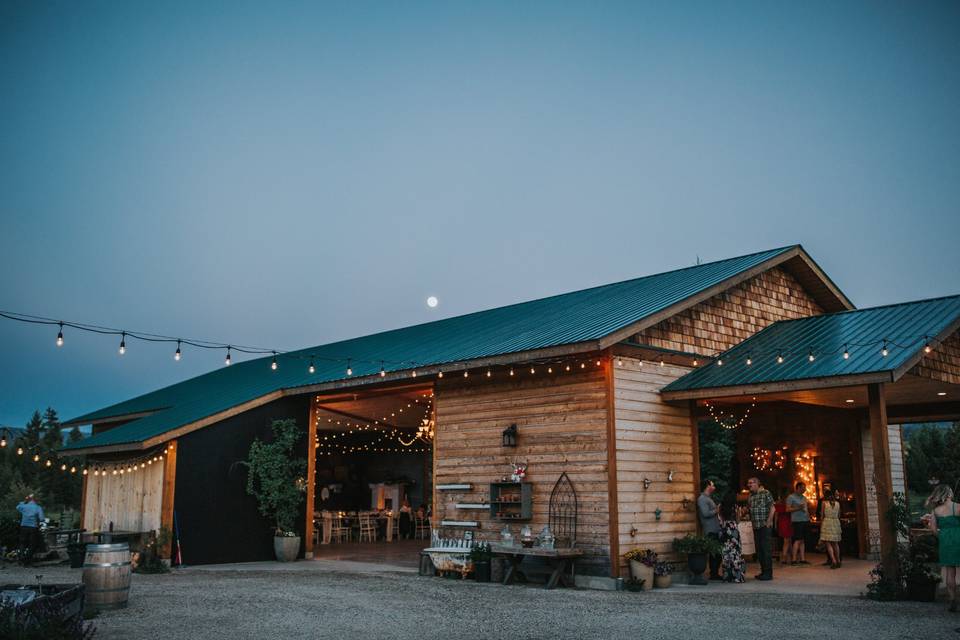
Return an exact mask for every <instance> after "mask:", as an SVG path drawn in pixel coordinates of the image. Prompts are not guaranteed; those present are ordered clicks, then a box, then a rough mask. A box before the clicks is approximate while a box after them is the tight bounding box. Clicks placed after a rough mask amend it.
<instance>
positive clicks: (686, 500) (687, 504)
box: [680, 496, 693, 511]
mask: <svg viewBox="0 0 960 640" xmlns="http://www.w3.org/2000/svg"><path fill="white" fill-rule="evenodd" d="M691 504H693V503H692V502H691V500H690V498H688V497H686V496H684V497H683V500H681V501H680V505H681V506H682V507H683V510H684V511H689V510H690V505H691Z"/></svg>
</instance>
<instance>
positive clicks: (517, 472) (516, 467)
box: [511, 462, 527, 482]
mask: <svg viewBox="0 0 960 640" xmlns="http://www.w3.org/2000/svg"><path fill="white" fill-rule="evenodd" d="M511 477H512V478H513V481H514V482H523V479H524V478H526V477H527V463H526V462H514V463H513V474H512V476H511Z"/></svg>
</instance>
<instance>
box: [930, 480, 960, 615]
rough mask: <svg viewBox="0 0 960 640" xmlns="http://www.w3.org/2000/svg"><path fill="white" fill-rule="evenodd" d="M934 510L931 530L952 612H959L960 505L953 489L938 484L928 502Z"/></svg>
mask: <svg viewBox="0 0 960 640" xmlns="http://www.w3.org/2000/svg"><path fill="white" fill-rule="evenodd" d="M926 507H927V509H932V511H933V516H934V517H933V518H930V520H929V523H930V529H931V530H932V531H933V532H934V533H935V534H936V535H937V544H938V546H939V551H940V566H941V567H943V572H944V573H945V574H946V575H945V578H946V582H947V598H948V599H949V600H950V611H956V610H957V567H960V504H957V503H956V502H954V500H953V489H951V488H950V487H949V486H948V485H945V484H938V485H937V486H936V487H935V488H934V489H933V493H931V494H930V497H929V498H927V502H926Z"/></svg>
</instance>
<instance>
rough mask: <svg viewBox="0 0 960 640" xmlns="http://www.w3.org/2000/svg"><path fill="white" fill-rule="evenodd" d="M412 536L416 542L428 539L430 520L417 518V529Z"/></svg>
mask: <svg viewBox="0 0 960 640" xmlns="http://www.w3.org/2000/svg"><path fill="white" fill-rule="evenodd" d="M414 535H415V536H416V538H417V539H418V540H426V539H427V538H429V537H430V518H417V528H416V531H415V533H414Z"/></svg>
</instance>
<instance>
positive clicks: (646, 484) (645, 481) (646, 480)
mask: <svg viewBox="0 0 960 640" xmlns="http://www.w3.org/2000/svg"><path fill="white" fill-rule="evenodd" d="M651 484H653V480H651V479H650V478H644V479H643V488H644V490H646V489H649V488H650V485H651Z"/></svg>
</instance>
